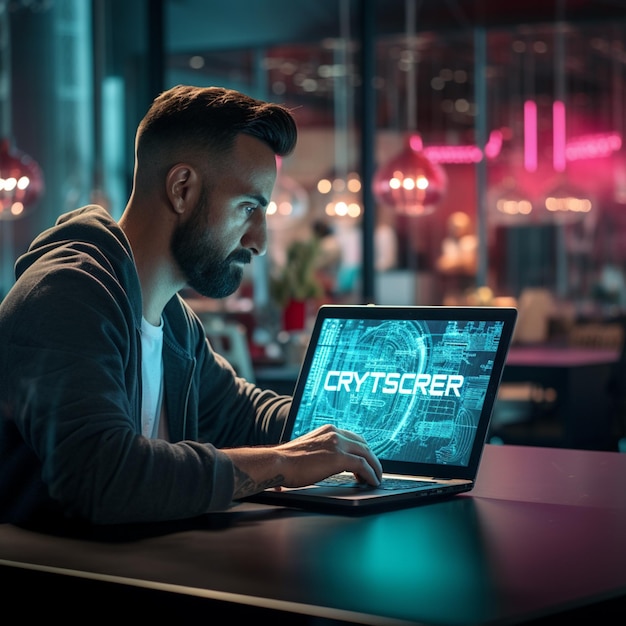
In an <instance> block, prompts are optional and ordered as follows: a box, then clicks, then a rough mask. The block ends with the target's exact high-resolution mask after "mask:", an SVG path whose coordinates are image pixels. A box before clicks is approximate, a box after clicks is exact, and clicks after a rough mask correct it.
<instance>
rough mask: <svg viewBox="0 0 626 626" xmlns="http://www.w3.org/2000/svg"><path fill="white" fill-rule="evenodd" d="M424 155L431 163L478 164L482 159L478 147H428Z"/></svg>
mask: <svg viewBox="0 0 626 626" xmlns="http://www.w3.org/2000/svg"><path fill="white" fill-rule="evenodd" d="M424 154H425V155H426V156H427V157H428V160H429V161H432V162H433V163H478V162H479V161H480V160H481V159H482V158H483V153H482V151H481V149H480V148H479V147H478V146H429V147H428V148H424Z"/></svg>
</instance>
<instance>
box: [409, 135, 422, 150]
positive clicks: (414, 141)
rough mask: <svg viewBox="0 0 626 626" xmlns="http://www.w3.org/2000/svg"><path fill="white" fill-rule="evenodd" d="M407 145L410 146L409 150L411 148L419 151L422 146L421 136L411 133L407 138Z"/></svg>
mask: <svg viewBox="0 0 626 626" xmlns="http://www.w3.org/2000/svg"><path fill="white" fill-rule="evenodd" d="M409 145H410V146H411V150H413V152H421V150H422V148H423V147H424V143H423V142H422V138H421V137H420V136H419V135H411V137H410V138H409Z"/></svg>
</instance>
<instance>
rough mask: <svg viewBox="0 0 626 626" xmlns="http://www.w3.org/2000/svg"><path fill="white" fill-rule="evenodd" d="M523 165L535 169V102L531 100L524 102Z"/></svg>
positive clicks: (528, 169) (529, 169)
mask: <svg viewBox="0 0 626 626" xmlns="http://www.w3.org/2000/svg"><path fill="white" fill-rule="evenodd" d="M524 167H525V168H526V171H527V172H534V171H536V170H537V104H536V103H535V102H533V101H532V100H526V102H524Z"/></svg>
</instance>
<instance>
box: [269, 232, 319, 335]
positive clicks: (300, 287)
mask: <svg viewBox="0 0 626 626" xmlns="http://www.w3.org/2000/svg"><path fill="white" fill-rule="evenodd" d="M318 254H319V240H318V239H317V238H316V237H312V238H311V239H309V240H306V241H305V240H296V241H294V242H292V243H291V244H290V245H289V248H288V249H287V256H286V261H285V264H284V265H283V266H282V267H280V268H278V269H277V271H276V272H275V273H274V274H273V275H272V276H270V294H271V297H272V299H273V300H274V302H275V303H276V305H277V306H278V307H279V308H280V309H281V310H282V312H283V328H284V329H285V330H301V329H303V328H304V326H305V323H306V315H307V304H308V302H309V301H310V300H311V299H314V298H319V297H321V296H322V295H323V294H324V289H323V286H322V283H321V282H320V280H319V279H318V277H317V275H316V272H315V269H316V261H317V258H318Z"/></svg>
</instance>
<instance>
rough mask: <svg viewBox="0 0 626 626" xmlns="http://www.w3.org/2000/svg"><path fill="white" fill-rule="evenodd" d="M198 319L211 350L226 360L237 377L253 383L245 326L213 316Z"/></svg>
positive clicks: (206, 315) (253, 377)
mask: <svg viewBox="0 0 626 626" xmlns="http://www.w3.org/2000/svg"><path fill="white" fill-rule="evenodd" d="M200 319H201V320H202V324H203V326H204V331H205V333H206V336H207V337H208V339H209V343H210V344H211V346H212V347H213V349H214V350H215V351H216V352H219V353H220V354H221V355H222V356H223V357H225V358H226V360H227V361H228V362H229V363H230V364H231V365H232V366H233V368H234V369H235V372H237V374H238V375H239V376H241V377H242V378H245V379H246V380H247V381H249V382H251V383H253V382H255V375H254V368H253V367H252V357H251V355H250V348H249V346H248V339H247V334H246V328H245V326H244V325H243V324H241V323H239V322H236V321H232V320H225V319H223V318H222V317H220V316H218V315H214V314H201V315H200Z"/></svg>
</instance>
